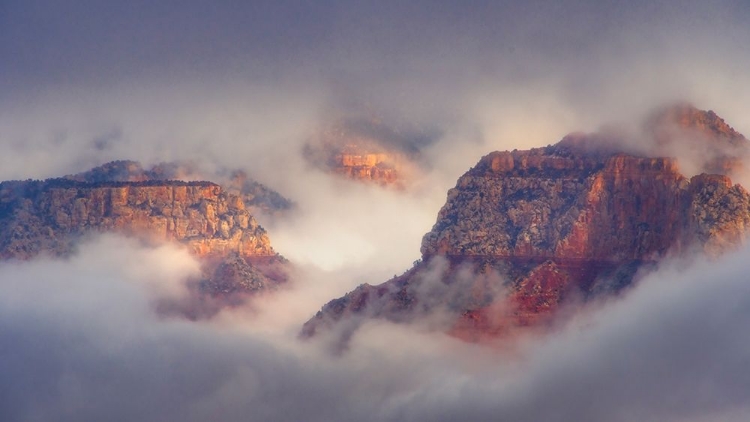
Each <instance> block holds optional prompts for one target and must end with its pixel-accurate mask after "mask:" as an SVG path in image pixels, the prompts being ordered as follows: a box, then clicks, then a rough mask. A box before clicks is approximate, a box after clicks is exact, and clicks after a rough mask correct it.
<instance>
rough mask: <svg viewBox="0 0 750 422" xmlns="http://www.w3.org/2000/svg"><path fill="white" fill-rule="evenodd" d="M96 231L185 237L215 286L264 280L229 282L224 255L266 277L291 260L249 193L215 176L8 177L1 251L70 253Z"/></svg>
mask: <svg viewBox="0 0 750 422" xmlns="http://www.w3.org/2000/svg"><path fill="white" fill-rule="evenodd" d="M90 232H115V233H121V234H125V235H130V236H136V237H138V238H141V239H145V240H148V241H154V242H168V241H174V242H179V243H182V244H184V245H186V246H187V247H188V249H189V250H190V251H191V252H192V253H193V254H194V255H195V256H197V257H198V258H200V259H202V260H203V261H204V263H205V265H204V267H205V268H204V270H205V271H206V281H205V283H204V286H205V287H206V289H207V290H208V291H211V292H214V293H221V292H224V293H228V292H230V291H243V290H245V291H252V290H256V289H257V288H260V287H261V286H260V285H259V284H258V283H254V284H252V285H251V284H248V280H242V279H241V278H236V279H235V280H232V283H233V285H232V286H229V285H228V284H227V280H221V279H219V278H218V277H217V276H216V274H215V271H216V269H217V267H218V266H220V265H222V263H224V262H233V263H235V264H237V265H240V264H242V265H243V266H246V267H248V268H249V267H257V265H255V264H259V265H260V267H258V268H255V269H254V273H253V274H254V275H255V276H257V277H256V279H260V278H262V276H263V273H264V270H263V268H262V266H263V265H265V264H267V263H270V262H280V261H283V258H281V257H279V256H278V255H277V254H276V253H275V252H274V250H273V248H272V247H271V245H270V242H269V240H268V236H267V235H266V232H265V230H264V229H263V228H262V227H260V226H259V225H258V223H257V222H256V221H255V219H254V218H253V216H252V215H251V214H250V213H249V212H248V211H247V209H246V207H245V204H244V202H243V201H242V199H241V197H239V196H237V195H231V194H227V193H226V192H224V191H223V190H222V188H221V187H220V186H218V185H216V184H213V183H209V182H179V181H145V182H100V183H88V182H77V181H71V180H67V179H51V180H46V181H25V182H3V183H0V258H3V259H9V258H18V259H28V258H31V257H33V256H35V255H37V254H39V253H42V252H44V253H48V254H53V255H65V254H68V253H70V252H71V251H72V247H73V245H74V243H75V242H76V241H77V239H78V238H79V237H80V236H82V235H84V234H86V233H90ZM238 260H239V261H242V262H239V263H238ZM265 272H266V273H268V271H265ZM266 275H268V274H266ZM276 275H277V277H275V280H274V279H272V278H269V277H265V278H264V279H263V283H260V284H268V285H272V284H274V283H275V282H278V281H282V280H283V277H278V274H276ZM256 281H257V280H256ZM230 284H231V283H230ZM219 285H221V286H222V288H221V289H219V288H218V287H217V286H219Z"/></svg>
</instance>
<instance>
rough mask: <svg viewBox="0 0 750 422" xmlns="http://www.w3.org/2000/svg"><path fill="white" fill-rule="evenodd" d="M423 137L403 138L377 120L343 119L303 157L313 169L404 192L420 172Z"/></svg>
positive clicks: (308, 147)
mask: <svg viewBox="0 0 750 422" xmlns="http://www.w3.org/2000/svg"><path fill="white" fill-rule="evenodd" d="M427 141H428V139H427V138H426V137H425V136H424V135H422V134H403V133H400V132H398V131H396V130H393V129H392V128H390V127H388V126H386V125H384V124H383V123H381V122H380V121H378V120H377V119H372V118H370V119H362V118H359V119H355V118H350V119H343V120H340V121H338V122H337V123H335V124H333V125H331V126H329V127H327V128H325V129H324V130H321V131H320V133H319V134H318V135H317V136H315V137H314V139H312V140H311V141H310V142H308V143H307V144H306V145H305V147H304V150H303V154H304V156H305V158H306V159H307V161H308V162H310V163H311V164H312V165H314V166H316V167H318V168H321V169H323V170H325V171H329V172H331V173H334V174H338V175H341V176H343V177H346V178H349V179H354V180H359V181H365V182H374V183H377V184H379V185H383V186H394V187H398V188H403V187H404V186H405V185H406V184H407V183H408V182H409V181H410V179H411V178H413V177H414V176H415V173H416V172H418V171H419V164H418V163H419V146H420V145H422V144H424V143H426V142H427Z"/></svg>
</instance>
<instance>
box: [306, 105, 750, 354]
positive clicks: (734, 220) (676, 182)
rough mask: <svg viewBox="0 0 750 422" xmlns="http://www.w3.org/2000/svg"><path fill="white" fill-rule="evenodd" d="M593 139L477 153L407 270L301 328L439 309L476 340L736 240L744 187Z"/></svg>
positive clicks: (745, 219) (457, 330)
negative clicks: (419, 256)
mask: <svg viewBox="0 0 750 422" xmlns="http://www.w3.org/2000/svg"><path fill="white" fill-rule="evenodd" d="M704 113H707V112H704ZM678 116H682V114H678ZM701 116H703V114H701ZM711 121H712V122H715V120H711ZM679 123H684V122H682V120H680V122H679ZM709 128H713V126H709ZM711 130H713V129H711ZM718 130H720V131H721V133H722V134H723V133H724V132H727V131H728V130H727V129H726V128H725V127H724V126H720V127H719V129H718ZM729 133H731V132H729ZM722 136H723V135H722ZM740 136H741V135H740ZM600 137H601V135H591V136H583V135H573V136H569V137H566V138H565V139H563V140H562V141H561V142H559V143H558V144H556V145H554V146H548V147H545V148H536V149H531V150H528V151H512V152H493V153H491V154H488V155H487V156H485V157H483V158H482V159H481V160H480V161H479V162H478V163H477V165H476V166H474V167H473V168H472V169H470V170H469V171H468V172H467V173H466V174H464V175H463V176H461V177H460V178H459V179H458V182H457V184H456V187H455V188H453V189H451V190H450V191H449V192H448V198H447V202H446V204H445V205H444V206H443V208H442V209H441V210H440V212H439V214H438V218H437V222H436V224H435V225H434V227H433V228H432V230H431V231H430V232H429V233H427V234H426V235H425V236H424V238H423V241H422V247H421V252H422V260H421V261H420V262H419V263H417V264H416V265H415V267H414V268H412V269H411V270H409V271H408V272H406V273H405V274H404V275H402V276H399V277H396V278H394V279H392V280H390V281H388V282H386V283H384V284H381V285H379V286H369V285H363V286H360V287H359V288H357V289H356V290H355V291H353V292H352V293H350V294H348V295H346V296H345V297H343V298H341V299H337V300H334V301H332V302H331V303H329V304H328V305H326V306H325V307H324V308H323V310H322V311H321V312H319V313H318V314H317V315H316V316H315V317H314V318H313V319H312V320H311V321H309V322H308V323H307V324H306V325H305V327H304V330H303V332H304V333H305V334H306V335H311V334H313V333H315V332H316V331H317V330H319V329H320V328H321V327H323V326H330V325H333V324H335V322H336V321H339V320H341V319H350V318H352V316H353V315H360V316H364V315H366V316H369V317H379V318H387V319H390V320H394V321H403V320H408V319H414V318H419V316H420V315H423V314H425V313H435V312H436V311H440V313H444V314H448V315H452V317H451V318H448V320H447V324H446V325H445V326H443V329H445V330H446V331H449V332H451V333H452V334H454V335H456V336H459V337H461V338H465V339H469V340H480V339H482V338H484V337H486V336H496V335H500V334H504V333H508V332H509V331H512V330H514V329H516V328H518V327H524V326H539V325H544V324H545V323H548V322H550V321H552V320H553V318H551V316H552V315H556V314H559V310H560V308H561V307H563V306H565V305H566V304H572V303H580V302H581V301H583V302H585V301H587V300H590V299H591V298H593V297H597V296H600V295H604V294H614V293H617V292H619V291H620V290H622V289H623V288H625V287H627V286H629V285H631V284H632V283H633V282H634V280H636V277H637V276H638V275H639V274H642V273H643V272H645V271H646V270H648V268H651V267H653V266H655V265H656V264H657V263H658V262H659V261H661V260H662V259H664V258H666V257H670V256H673V257H678V256H684V255H686V254H689V253H693V252H695V251H702V252H703V253H707V254H709V255H714V256H715V255H718V254H721V253H723V252H725V251H727V250H730V249H732V248H736V247H737V245H739V244H741V243H742V242H743V241H744V236H745V232H746V228H747V227H748V224H750V194H748V192H747V191H746V190H745V189H744V188H743V187H741V186H740V185H734V184H732V182H731V180H730V178H729V177H727V176H725V175H716V174H706V173H703V174H700V175H696V176H694V177H692V178H688V177H686V176H684V175H683V174H681V172H680V162H679V161H678V160H676V159H674V158H669V157H648V156H638V155H632V154H625V153H622V152H619V151H617V148H614V147H613V145H615V144H613V143H612V142H598V141H599V140H600ZM727 139H729V140H731V142H734V140H736V139H740V138H737V137H736V136H735V137H730V138H727ZM742 139H744V138H742ZM609 141H611V140H609ZM731 142H730V143H731ZM720 145H723V144H720ZM602 146H605V147H602ZM435 286H438V287H437V288H436V287H435Z"/></svg>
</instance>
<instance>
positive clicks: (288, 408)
mask: <svg viewBox="0 0 750 422" xmlns="http://www.w3.org/2000/svg"><path fill="white" fill-rule="evenodd" d="M160 253H161V254H165V253H166V254H169V255H170V256H171V259H159V260H155V259H150V258H148V257H152V256H154V254H157V255H158V254H160ZM747 253H748V250H747V249H744V250H742V251H740V252H738V253H735V254H733V255H731V256H728V257H726V258H723V259H721V260H719V261H716V262H708V261H704V260H702V259H697V260H696V261H695V262H692V263H690V264H688V265H687V266H686V265H684V263H683V264H680V265H670V264H665V265H664V266H663V268H662V269H661V270H659V271H658V272H656V273H654V274H652V275H650V276H648V277H646V278H645V279H644V280H643V281H642V282H641V283H640V284H639V285H638V286H637V287H636V288H634V289H633V290H632V291H630V292H629V293H628V294H627V295H626V296H625V297H624V298H621V299H617V300H614V299H613V300H612V301H611V302H610V303H606V304H601V305H599V306H598V307H592V310H591V311H590V312H589V313H585V314H582V315H580V316H579V317H578V318H577V319H575V320H574V321H573V322H572V323H571V324H569V325H568V326H566V327H565V328H563V329H562V330H561V331H559V332H555V333H552V334H550V335H549V336H547V337H539V338H532V339H527V340H524V342H523V343H520V344H518V345H517V347H516V348H514V350H513V352H512V353H510V352H508V351H496V350H492V349H487V348H485V347H481V346H475V345H470V344H465V343H462V342H460V341H458V340H455V339H452V338H449V337H447V336H445V335H443V334H439V333H434V332H429V331H423V330H421V329H420V328H415V327H410V326H408V325H392V324H389V323H385V322H382V321H373V322H371V323H368V324H366V325H365V326H364V327H363V328H362V329H361V330H359V331H358V332H357V333H356V334H355V336H354V337H353V338H352V341H351V347H350V349H349V350H348V352H346V353H345V354H344V355H342V356H339V357H333V356H331V355H329V354H327V353H326V352H325V349H324V348H323V344H322V342H318V341H316V340H315V339H313V340H308V341H301V340H298V339H297V331H296V330H295V329H293V328H294V327H299V324H301V323H302V322H303V320H304V318H305V316H304V315H301V314H296V315H295V312H294V311H293V309H294V308H295V307H299V306H302V307H304V306H310V304H307V305H305V304H304V303H302V302H304V301H303V300H302V299H301V298H300V297H299V296H295V295H288V296H284V295H283V293H282V294H281V295H280V296H278V297H277V298H276V300H275V301H274V302H271V303H273V304H274V306H266V307H253V308H252V310H251V309H250V308H248V309H244V308H240V309H234V310H228V311H226V312H225V313H223V314H221V315H219V316H218V317H216V318H215V319H213V320H211V321H202V322H190V321H186V320H183V319H181V318H172V317H161V316H159V315H158V314H157V313H156V312H155V311H154V302H153V299H154V293H155V292H157V291H156V290H154V289H153V288H152V287H153V285H151V284H150V283H143V282H142V280H149V279H153V280H156V279H159V280H164V281H165V282H167V283H170V282H173V281H174V280H176V279H179V278H182V277H185V276H186V275H190V274H191V271H193V270H194V267H193V263H191V260H190V258H189V256H188V255H187V254H185V253H184V251H179V250H173V251H172V250H170V251H164V250H163V249H157V250H155V249H153V247H150V246H143V245H141V244H138V243H137V242H133V241H130V240H127V239H121V238H117V237H105V238H103V239H98V240H97V239H94V240H93V241H92V243H88V244H84V245H83V246H82V247H81V248H80V251H79V253H78V254H76V255H74V256H73V257H71V258H69V259H67V260H59V259H51V258H39V259H37V260H34V261H30V262H24V263H12V264H5V265H3V266H2V268H0V279H2V280H3V283H2V285H0V314H1V315H0V316H1V317H0V337H2V338H0V340H1V341H0V344H2V346H1V347H0V354H1V355H2V359H0V372H2V373H3V377H2V379H1V380H0V409H2V414H3V418H4V419H5V420H28V421H34V420H40V421H41V420H51V419H54V420H60V421H65V420H71V421H72V420H76V421H80V420H101V419H107V420H143V421H151V420H153V421H157V420H158V421H165V420H183V421H191V420H195V421H199V420H206V419H212V420H222V421H233V420H237V421H240V420H242V421H252V420H258V421H261V420H262V421H273V420H279V421H288V420H309V421H331V420H342V421H343V420H363V421H368V420H372V421H384V420H393V421H397V420H398V421H428V420H429V421H440V420H445V421H449V420H456V419H461V420H515V421H527V420H528V421H554V420H577V421H601V420H609V421H631V420H643V421H657V420H658V421H703V420H726V421H741V420H746V419H747V417H748V416H750V407H749V406H748V404H747V402H746V398H747V397H748V394H750V371H748V370H747V362H748V359H750V336H748V335H746V332H747V330H746V329H745V328H746V327H747V325H748V323H750V285H748V284H747V282H746V277H745V274H746V273H747V271H748V268H747V260H746V259H745V256H746V254H747ZM134 268H137V271H134ZM327 275H328V276H335V274H334V273H329V274H327ZM159 294H161V293H159ZM308 300H309V299H308ZM295 301H297V302H295ZM594 308H595V309H594ZM289 312H291V314H292V315H295V316H294V317H291V318H289V317H288V318H287V319H283V318H282V321H283V322H281V323H279V322H277V324H276V327H274V329H272V330H268V329H267V328H268V326H269V324H266V323H265V322H268V321H269V320H273V319H276V318H277V317H279V316H282V315H284V314H288V313H289ZM264 321H265V322H264Z"/></svg>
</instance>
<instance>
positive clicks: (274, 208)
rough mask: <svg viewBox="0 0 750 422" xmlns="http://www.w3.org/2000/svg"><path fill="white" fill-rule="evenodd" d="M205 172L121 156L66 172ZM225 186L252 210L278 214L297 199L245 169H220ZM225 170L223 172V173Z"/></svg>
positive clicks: (163, 177) (143, 175) (126, 175)
mask: <svg viewBox="0 0 750 422" xmlns="http://www.w3.org/2000/svg"><path fill="white" fill-rule="evenodd" d="M203 173H204V172H202V171H201V170H200V169H199V168H198V166H197V165H195V164H193V163H189V162H181V163H161V164H157V165H155V166H153V167H151V168H144V167H143V166H142V165H141V164H140V163H139V162H137V161H131V160H118V161H112V162H109V163H106V164H103V165H101V166H98V167H94V168H92V169H91V170H88V171H85V172H83V173H78V174H74V175H69V176H66V177H65V178H66V179H70V180H76V181H80V182H89V183H107V182H145V181H167V180H188V181H190V180H192V181H197V180H203V179H204V175H203ZM219 173H220V175H219V179H220V180H219V181H220V183H219V184H220V185H221V186H222V188H223V190H224V191H225V192H227V193H229V194H234V195H237V196H240V197H241V198H242V201H243V202H244V204H245V207H246V208H247V209H248V211H250V212H251V213H252V214H257V213H263V214H265V215H275V214H278V213H282V212H284V211H287V210H289V209H291V208H292V207H293V203H292V202H291V201H290V200H289V199H287V198H285V197H283V196H281V195H280V194H279V193H278V192H276V191H274V190H272V189H270V188H268V187H266V186H265V185H263V184H261V183H259V182H257V181H255V180H253V179H252V178H250V177H249V176H248V175H247V173H245V172H244V171H242V170H233V171H223V172H219ZM222 173H223V175H222Z"/></svg>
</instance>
